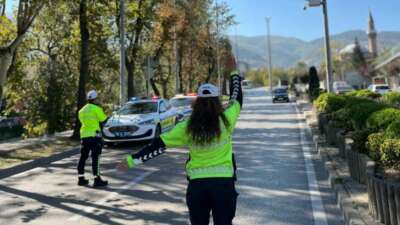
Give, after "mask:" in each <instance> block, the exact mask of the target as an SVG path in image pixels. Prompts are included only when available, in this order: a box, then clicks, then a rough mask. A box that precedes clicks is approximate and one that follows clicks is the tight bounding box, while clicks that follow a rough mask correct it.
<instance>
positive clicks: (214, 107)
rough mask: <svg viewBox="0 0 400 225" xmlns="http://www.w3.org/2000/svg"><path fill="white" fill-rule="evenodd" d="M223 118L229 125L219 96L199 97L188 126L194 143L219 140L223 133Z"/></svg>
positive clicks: (207, 142)
mask: <svg viewBox="0 0 400 225" xmlns="http://www.w3.org/2000/svg"><path fill="white" fill-rule="evenodd" d="M221 120H222V122H223V124H224V125H225V127H229V122H228V120H227V119H226V117H225V115H224V109H223V107H222V104H221V101H220V100H219V98H218V97H208V98H197V99H196V101H195V103H194V104H193V112H192V115H191V116H190V119H189V121H188V126H187V132H188V133H189V134H190V136H191V138H192V140H193V142H194V144H196V145H206V144H209V143H211V142H212V141H214V140H218V139H219V138H220V136H221V133H222V131H221V127H220V121H221Z"/></svg>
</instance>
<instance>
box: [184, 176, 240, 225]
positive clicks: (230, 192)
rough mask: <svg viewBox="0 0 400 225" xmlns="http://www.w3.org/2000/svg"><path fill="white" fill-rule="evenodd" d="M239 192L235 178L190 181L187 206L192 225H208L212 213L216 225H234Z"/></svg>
mask: <svg viewBox="0 0 400 225" xmlns="http://www.w3.org/2000/svg"><path fill="white" fill-rule="evenodd" d="M237 196H238V194H237V192H236V190H235V181H234V179H233V178H207V179H196V180H191V181H189V185H188V188H187V193H186V204H187V205H188V208H189V215H190V222H191V224H192V225H208V224H209V222H210V221H209V218H210V212H212V216H213V220H214V225H232V220H233V218H234V217H235V212H236V199H237Z"/></svg>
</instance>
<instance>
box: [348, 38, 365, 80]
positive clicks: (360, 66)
mask: <svg viewBox="0 0 400 225" xmlns="http://www.w3.org/2000/svg"><path fill="white" fill-rule="evenodd" d="M354 44H355V47H354V50H353V53H352V55H351V63H352V65H353V68H354V69H355V70H357V71H358V72H360V73H361V74H362V75H367V67H368V64H367V60H366V59H365V55H364V52H363V51H362V49H361V46H360V43H359V41H358V39H357V38H356V39H355V40H354Z"/></svg>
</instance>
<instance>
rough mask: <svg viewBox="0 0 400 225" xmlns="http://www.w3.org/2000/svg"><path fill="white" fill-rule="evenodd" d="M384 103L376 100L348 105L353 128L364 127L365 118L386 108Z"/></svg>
mask: <svg viewBox="0 0 400 225" xmlns="http://www.w3.org/2000/svg"><path fill="white" fill-rule="evenodd" d="M386 107H387V106H386V105H384V104H380V103H376V102H363V103H360V104H355V105H350V106H349V110H350V115H351V121H352V123H353V128H354V129H363V128H366V122H367V119H368V118H369V117H370V116H371V115H372V114H373V113H374V112H377V111H379V110H382V109H384V108H386Z"/></svg>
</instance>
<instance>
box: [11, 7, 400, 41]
mask: <svg viewBox="0 0 400 225" xmlns="http://www.w3.org/2000/svg"><path fill="white" fill-rule="evenodd" d="M171 1H172V0H171ZM214 1H215V0H214ZM222 1H225V2H226V3H228V5H229V6H230V7H231V10H232V14H234V15H235V16H236V21H237V22H238V23H239V24H238V25H237V27H233V28H231V29H230V30H228V31H227V34H231V35H235V34H238V35H245V36H256V35H265V34H266V23H265V17H270V18H271V33H272V34H273V35H279V36H286V37H296V38H300V39H302V40H306V41H310V40H314V39H317V38H320V37H322V36H323V15H322V8H320V7H316V8H309V9H307V10H303V8H304V4H305V2H306V0H218V2H222ZM327 1H328V11H329V26H330V32H331V34H337V33H341V32H344V31H348V30H354V29H362V30H366V29H367V22H368V10H369V9H371V11H372V15H373V16H374V19H375V24H376V28H377V30H378V31H400V13H399V10H400V1H399V0H327ZM16 2H18V0H7V12H8V14H10V13H11V11H12V10H11V5H14V4H15V3H16Z"/></svg>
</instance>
